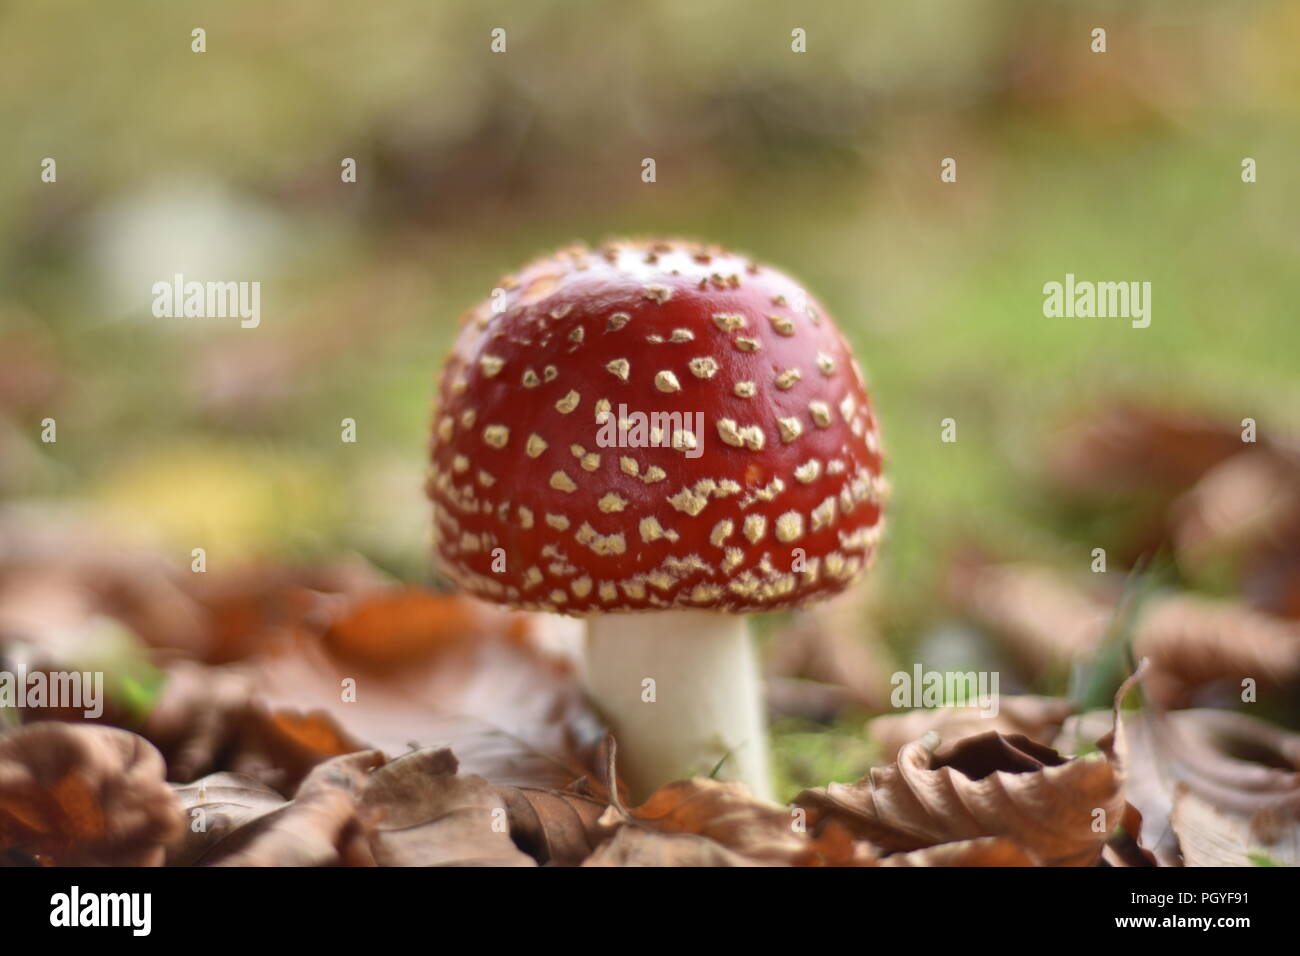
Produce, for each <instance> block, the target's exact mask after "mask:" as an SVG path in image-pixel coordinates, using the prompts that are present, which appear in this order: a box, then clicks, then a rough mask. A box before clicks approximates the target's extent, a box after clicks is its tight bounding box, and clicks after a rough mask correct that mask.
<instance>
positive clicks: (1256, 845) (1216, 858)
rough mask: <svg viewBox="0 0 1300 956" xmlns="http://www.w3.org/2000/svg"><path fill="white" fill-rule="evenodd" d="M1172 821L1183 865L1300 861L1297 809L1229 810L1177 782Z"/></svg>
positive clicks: (1297, 863) (1242, 864) (1251, 864)
mask: <svg viewBox="0 0 1300 956" xmlns="http://www.w3.org/2000/svg"><path fill="white" fill-rule="evenodd" d="M1170 824H1171V826H1172V827H1173V830H1174V832H1175V833H1176V834H1177V835H1178V846H1179V848H1180V849H1181V851H1182V855H1183V865H1184V866H1259V865H1269V866H1300V826H1298V825H1297V820H1296V817H1295V815H1294V812H1285V811H1281V810H1259V811H1256V812H1255V813H1252V814H1250V815H1249V816H1247V815H1245V814H1240V813H1231V812H1228V811H1225V810H1222V809H1220V808H1218V807H1216V806H1215V805H1214V804H1212V803H1211V802H1210V801H1209V800H1206V799H1205V798H1204V797H1202V796H1199V795H1198V794H1196V793H1195V792H1193V791H1192V790H1191V788H1190V787H1188V786H1187V784H1179V785H1178V787H1177V789H1176V790H1175V793H1174V804H1173V812H1172V815H1171V816H1170Z"/></svg>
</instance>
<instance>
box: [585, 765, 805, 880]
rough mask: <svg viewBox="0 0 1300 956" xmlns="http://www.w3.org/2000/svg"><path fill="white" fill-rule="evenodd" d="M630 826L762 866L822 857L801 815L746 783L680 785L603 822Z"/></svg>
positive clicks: (609, 827) (616, 810) (687, 782)
mask: <svg viewBox="0 0 1300 956" xmlns="http://www.w3.org/2000/svg"><path fill="white" fill-rule="evenodd" d="M629 822H630V823H631V824H634V825H639V826H643V827H648V828H650V829H652V830H655V831H657V832H659V833H689V834H693V835H695V836H701V837H707V838H708V839H710V840H712V841H714V842H715V843H718V844H721V845H722V846H724V847H726V848H727V849H728V850H732V851H734V852H736V853H738V854H740V855H741V856H743V857H747V858H748V859H750V860H755V861H758V862H761V863H769V864H790V865H800V864H807V863H809V862H810V861H812V860H813V858H815V856H816V850H815V849H814V848H812V847H810V845H809V841H808V838H807V835H806V834H804V833H803V832H801V831H800V830H798V829H797V828H796V827H797V824H798V823H800V822H801V815H798V814H796V813H795V812H794V811H792V810H791V809H790V808H789V807H783V806H781V805H780V804H776V803H768V802H767V801H765V800H759V799H758V798H756V797H754V796H753V795H752V794H750V792H749V790H748V789H747V788H746V787H745V785H744V784H741V783H734V782H726V783H724V782H722V781H718V780H705V779H696V780H680V781H677V782H676V783H670V784H667V785H665V786H663V787H660V788H659V789H658V790H656V791H655V792H654V793H653V794H651V796H650V799H648V800H647V801H646V802H645V803H643V804H641V806H639V807H636V808H634V809H632V810H630V811H620V810H619V808H617V807H610V808H609V809H608V810H606V811H605V815H604V816H603V817H602V819H601V825H602V826H603V827H604V828H605V829H606V830H607V831H612V830H614V829H615V828H617V827H620V826H623V825H625V824H628V823H629Z"/></svg>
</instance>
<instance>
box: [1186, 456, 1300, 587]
mask: <svg viewBox="0 0 1300 956" xmlns="http://www.w3.org/2000/svg"><path fill="white" fill-rule="evenodd" d="M1170 522H1171V525H1172V527H1173V532H1172V536H1173V540H1174V546H1175V548H1176V550H1177V552H1178V560H1179V563H1180V564H1181V565H1182V566H1183V567H1185V568H1188V569H1190V570H1193V571H1196V570H1203V569H1204V568H1205V567H1206V566H1207V565H1209V564H1210V563H1211V562H1213V561H1215V560H1216V559H1222V558H1235V559H1237V560H1243V559H1244V560H1258V559H1260V558H1266V557H1267V556H1268V555H1269V554H1270V553H1272V552H1278V551H1283V550H1285V549H1286V548H1287V546H1288V545H1289V544H1290V543H1291V542H1293V541H1294V539H1295V532H1296V531H1297V530H1298V529H1300V456H1297V455H1296V454H1295V453H1294V452H1290V451H1287V450H1284V449H1281V448H1278V447H1274V446H1268V445H1265V446H1259V447H1255V448H1252V449H1250V450H1247V451H1242V452H1240V453H1238V454H1236V455H1234V456H1233V457H1231V458H1229V459H1227V460H1226V461H1224V462H1223V463H1221V464H1219V465H1217V466H1215V467H1214V468H1212V469H1210V471H1208V472H1207V473H1206V474H1205V475H1203V476H1202V477H1201V479H1200V481H1198V482H1197V483H1196V486H1195V487H1193V488H1192V489H1191V490H1190V491H1189V492H1187V494H1185V495H1184V496H1183V497H1182V498H1180V499H1179V500H1178V501H1176V502H1175V503H1174V505H1173V506H1172V508H1171V509H1170Z"/></svg>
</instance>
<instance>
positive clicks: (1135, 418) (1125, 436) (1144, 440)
mask: <svg viewBox="0 0 1300 956" xmlns="http://www.w3.org/2000/svg"><path fill="white" fill-rule="evenodd" d="M1241 448H1242V444H1241V430H1240V428H1238V427H1233V426H1231V425H1230V424H1228V423H1226V422H1222V421H1219V420H1217V419H1212V418H1208V417H1204V416H1200V415H1195V414H1191V413H1178V412H1173V411H1166V410H1161V409H1155V408H1151V407H1149V406H1143V405H1139V404H1118V405H1114V406H1112V407H1110V408H1104V409H1102V410H1100V411H1099V412H1096V413H1092V414H1090V415H1089V416H1088V417H1087V418H1085V419H1082V420H1081V421H1078V422H1076V423H1074V424H1073V425H1071V426H1068V427H1067V428H1065V429H1063V430H1062V432H1061V433H1060V435H1059V436H1058V437H1057V439H1056V440H1055V442H1054V443H1053V445H1052V446H1051V447H1050V448H1048V449H1047V451H1046V460H1047V473H1048V476H1049V478H1050V479H1051V480H1052V481H1053V482H1054V483H1055V484H1056V485H1057V486H1058V487H1060V488H1062V489H1065V490H1068V491H1071V492H1075V493H1084V494H1088V495H1099V494H1106V493H1111V492H1115V491H1134V490H1159V491H1167V490H1178V489H1181V488H1186V487H1187V486H1189V485H1191V484H1192V483H1193V482H1194V481H1196V480H1197V479H1198V478H1199V477H1200V476H1201V475H1203V474H1204V473H1205V472H1206V471H1208V470H1209V469H1210V468H1213V467H1214V466H1215V465H1216V464H1218V463H1219V462H1221V461H1223V460H1225V459H1227V458H1230V457H1232V456H1233V455H1236V454H1238V453H1239V452H1240V451H1241Z"/></svg>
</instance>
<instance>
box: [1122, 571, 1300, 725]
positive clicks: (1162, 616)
mask: <svg viewBox="0 0 1300 956" xmlns="http://www.w3.org/2000/svg"><path fill="white" fill-rule="evenodd" d="M1133 653H1134V655H1135V656H1136V657H1138V658H1142V657H1146V658H1149V659H1150V661H1151V673H1150V676H1149V678H1148V680H1147V685H1146V687H1147V692H1148V694H1149V695H1150V696H1151V697H1152V698H1153V699H1154V700H1155V701H1156V702H1158V703H1159V704H1160V706H1162V707H1165V708H1174V707H1182V706H1186V705H1187V704H1188V703H1190V702H1191V700H1192V698H1193V696H1194V693H1195V691H1196V689H1197V688H1199V687H1201V686H1203V685H1205V684H1208V683H1211V682H1213V681H1220V680H1222V681H1227V682H1230V683H1232V684H1233V685H1236V686H1238V687H1239V686H1240V684H1241V681H1242V679H1243V678H1247V677H1249V678H1251V679H1253V680H1254V681H1255V682H1256V683H1257V684H1259V685H1260V686H1263V687H1280V686H1283V685H1284V684H1286V683H1288V682H1289V681H1293V680H1295V679H1296V678H1297V677H1300V624H1296V623H1294V622H1291V621H1283V620H1280V619H1278V618H1275V617H1272V616H1271V615H1268V614H1262V613H1260V612H1258V611H1252V610H1250V609H1249V608H1247V607H1244V606H1243V605H1241V604H1238V603H1236V602H1231V601H1218V600H1213V599H1210V598H1205V597H1200V596H1198V595H1194V594H1174V595H1168V596H1161V597H1156V598H1153V599H1152V600H1151V601H1149V602H1147V603H1146V604H1145V605H1144V606H1143V607H1142V609H1141V610H1140V611H1139V615H1138V619H1137V622H1136V624H1135V627H1134V634H1133Z"/></svg>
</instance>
